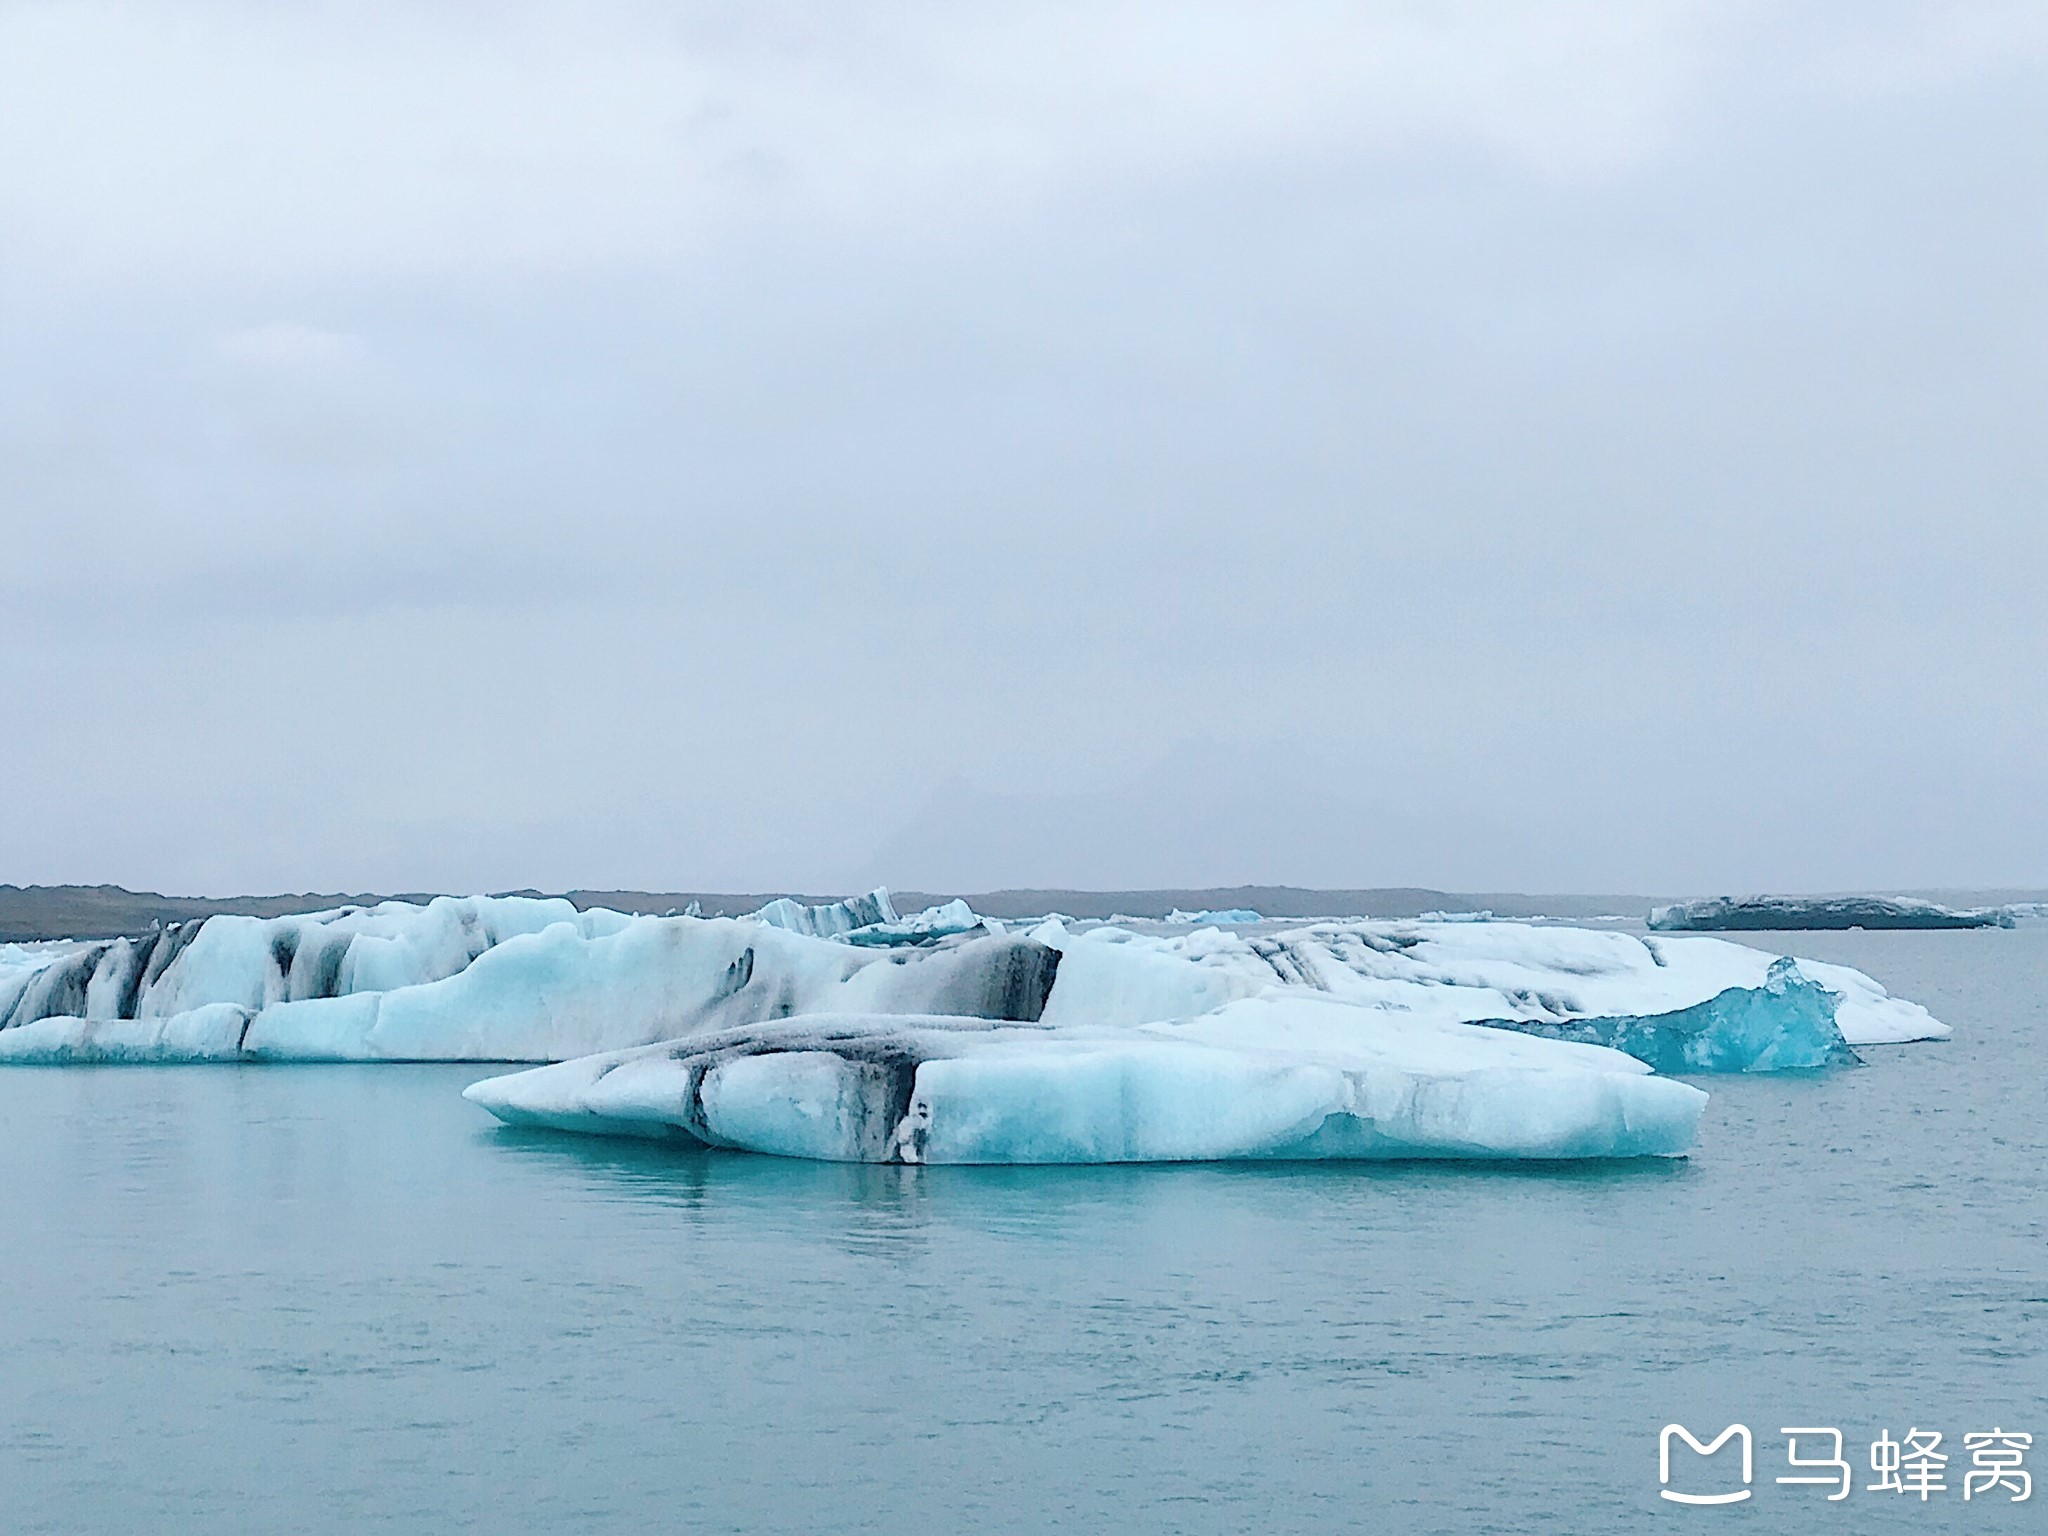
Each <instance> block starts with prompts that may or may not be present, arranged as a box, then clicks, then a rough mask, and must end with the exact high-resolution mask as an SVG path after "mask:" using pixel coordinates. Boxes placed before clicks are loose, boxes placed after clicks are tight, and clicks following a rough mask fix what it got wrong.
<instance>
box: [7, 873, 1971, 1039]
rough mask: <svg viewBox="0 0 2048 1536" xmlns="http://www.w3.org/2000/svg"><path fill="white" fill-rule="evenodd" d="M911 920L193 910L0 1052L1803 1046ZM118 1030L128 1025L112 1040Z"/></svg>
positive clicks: (1489, 984)
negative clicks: (1213, 1015) (1142, 1042)
mask: <svg viewBox="0 0 2048 1536" xmlns="http://www.w3.org/2000/svg"><path fill="white" fill-rule="evenodd" d="M933 912H934V913H935V914H937V916H934V917H933V918H932V921H930V922H929V923H928V924H925V925H924V926H923V928H922V929H921V930H920V929H919V928H918V925H919V921H920V919H918V918H913V919H908V920H905V919H897V920H896V924H897V925H898V926H899V928H902V929H903V930H904V932H900V933H897V934H895V935H893V936H892V937H891V939H890V941H889V942H886V943H876V944H866V943H861V942H851V941H849V936H850V935H853V934H857V933H859V932H860V931H861V929H859V928H849V929H847V930H845V931H844V932H842V933H840V934H838V935H837V936H836V937H833V938H821V937H814V936H811V935H807V934H803V933H799V932H796V931H794V930H793V929H790V928H786V927H781V926H778V925H776V924H773V923H770V922H767V921H765V920H762V919H748V918H692V917H633V916H627V915H625V914H622V913H617V912H609V911H606V910H604V909H601V908H597V909H591V910H588V911H582V912H578V911H577V910H576V909H575V908H574V907H573V906H571V905H570V904H569V903H567V902H566V901H547V900H541V899H535V898H521V897H507V898H488V897H471V898H448V897H443V898H440V899H437V900H436V901H434V902H431V903H429V904H427V905H425V906H423V907H422V906H414V905H410V904H407V903H403V902H387V903H382V904H380V905H378V906H377V907H374V908H341V909H337V910H335V911H332V912H326V913H313V914H308V915H305V916H299V917H286V918H269V919H258V918H248V917H213V918H208V919H206V920H205V921H204V922H199V923H187V924H181V925H178V926H177V927H175V928H170V929H165V930H163V931H161V932H159V933H157V934H155V935H152V936H146V937H144V938H141V939H116V940H111V941H102V942H97V943H91V944H75V945H50V946H39V947H37V946H29V947H23V946H13V947H10V949H9V950H8V951H7V952H5V953H0V1062H4V1061H22V1062H35V1061H81V1060H99V1059H107V1060H115V1059H118V1060H124V1061H133V1060H141V1059H158V1060H166V1061H170V1060H218V1059H227V1060H286V1061H292V1060H296V1061H308V1060H357V1061H363V1060H454V1061H559V1060H565V1059H567V1058H569V1057H572V1056H578V1055H583V1054H587V1053H590V1052H594V1051H604V1050H616V1049H621V1048H624V1047H628V1046H638V1045H646V1044H652V1043H655V1042H658V1041H663V1040H671V1039H677V1038H681V1037H684V1036H687V1035H690V1034H693V1033H699V1032H705V1031H712V1030H718V1029H729V1028H735V1027H740V1026H744V1025H749V1024H755V1023H762V1022H766V1021H770V1020H774V1019H784V1018H789V1017H792V1016H795V1015H798V1014H810V1013H875V1014H918V1015H946V1016H961V1017H974V1018H986V1019H994V1020H1004V1021H1009V1022H1017V1023H1036V1022H1040V1021H1045V1022H1049V1023H1053V1024H1062V1025H1067V1024H1071V1025H1092V1026H1117V1027H1128V1026H1134V1025H1141V1024H1152V1023H1160V1022H1165V1021H1171V1020H1178V1019H1189V1018H1193V1017H1195V1016H1197V1015H1201V1014H1205V1013H1209V1012H1211V1011H1213V1010H1215V1009H1218V1008H1221V1007H1223V1006H1224V1005H1226V1004H1229V1003H1232V1002H1235V1001H1237V1000H1239V999H1242V998H1247V997H1252V996H1257V995H1261V994H1264V993H1268V992H1276V991H1277V992H1301V993H1305V994H1309V995H1314V996H1320V997H1323V998H1326V999H1328V1000H1332V1001H1338V1002H1344V1003H1348V1004H1351V1005H1353V1006H1355V1007H1358V1008H1362V1009H1366V1010H1370V1011H1372V1012H1374V1013H1376V1014H1378V1015H1381V1016H1384V1017H1386V1018H1388V1019H1391V1020H1405V1019H1422V1020H1427V1021H1432V1022H1437V1023H1456V1024H1484V1025H1490V1026H1492V1027H1495V1028H1506V1029H1518V1030H1523V1031H1525V1032H1535V1033H1542V1032H1545V1031H1546V1030H1547V1031H1548V1032H1550V1033H1553V1034H1556V1035H1558V1036H1560V1037H1563V1036H1565V1035H1567V1034H1569V1035H1571V1036H1572V1037H1573V1038H1577V1039H1580V1040H1592V1041H1594V1042H1595V1043H1605V1044H1621V1045H1623V1048H1624V1049H1626V1048H1627V1047H1628V1045H1629V1044H1630V1043H1634V1044H1637V1045H1638V1046H1639V1048H1641V1049H1643V1050H1645V1051H1648V1052H1649V1053H1650V1059H1654V1060H1658V1061H1662V1060H1664V1059H1666V1057H1665V1056H1664V1055H1663V1054H1661V1051H1662V1047H1652V1046H1650V1045H1647V1044H1643V1043H1642V1042H1644V1041H1645V1040H1647V1039H1648V1035H1647V1034H1646V1032H1645V1030H1644V1029H1643V1028H1640V1027H1638V1025H1639V1024H1640V1023H1641V1022H1642V1021H1653V1022H1654V1021H1656V1020H1659V1019H1664V1018H1666V1017H1668V1016H1672V1015H1675V1014H1679V1013H1682V1012H1684V1011H1685V1010H1689V1009H1695V1008H1698V1007H1700V1006H1701V1005H1703V1004H1707V1003H1709V1002H1710V1001H1712V1000H1714V999H1717V998H1719V997H1721V996H1722V994H1724V993H1727V992H1729V991H1730V989H1748V990H1758V989H1763V992H1764V998H1765V1000H1764V1001H1763V1002H1761V1003H1759V1004H1758V1005H1757V1008H1756V1009H1754V1010H1751V1011H1750V1012H1749V1013H1745V1014H1743V1015H1742V1017H1741V1021H1740V1022H1739V1023H1738V1022H1737V1017H1736V1015H1737V1010H1734V1009H1733V1008H1732V1006H1729V1007H1723V1008H1722V1009H1720V1010H1719V1011H1718V1012H1716V1011H1714V1010H1709V1011H1708V1013H1706V1014H1704V1015H1700V1016H1699V1017H1700V1018H1702V1019H1706V1020H1708V1021H1709V1022H1710V1023H1711V1025H1712V1027H1711V1028H1710V1029H1709V1030H1708V1035H1709V1037H1710V1038H1709V1039H1708V1040H1707V1042H1706V1043H1705V1044H1702V1045H1698V1046H1697V1047H1696V1048H1695V1049H1694V1050H1693V1054H1692V1055H1690V1056H1688V1057H1687V1059H1688V1060H1693V1061H1699V1062H1711V1063H1712V1064H1713V1068H1712V1069H1717V1070H1754V1069H1759V1068H1760V1067H1762V1066H1768V1065H1769V1064H1771V1063H1773V1062H1777V1063H1781V1064H1782V1063H1788V1062H1790V1061H1793V1060H1795V1059H1804V1057H1805V1056H1807V1055H1810V1054H1811V1053H1812V1050H1813V1049H1814V1047H1813V1046H1812V1043H1811V1037H1812V1035H1813V1024H1812V1020H1811V1017H1810V1015H1811V1014H1812V1012H1813V1008H1812V1007H1810V1006H1809V1002H1810V1001H1811V999H1810V997H1809V994H1807V993H1803V992H1797V990H1796V989H1792V990H1787V989H1786V988H1783V987H1781V988H1779V989H1778V990H1777V991H1771V990H1770V988H1769V974H1770V972H1771V968H1772V966H1773V965H1774V964H1775V963H1776V961H1777V959H1778V958H1779V957H1774V956H1772V955H1769V954H1766V953H1764V952H1763V951H1760V950H1755V949H1750V948H1747V947H1745V946H1742V945H1738V944H1733V943H1730V942H1727V941H1725V940H1721V939H1711V938H1679V939H1669V938H1662V937H1640V938H1639V937H1636V936H1633V935H1630V934H1625V933H1616V932H1604V931H1588V930H1583V929H1569V928H1550V927H1535V926H1532V925H1528V924H1519V923H1427V922H1397V923H1383V922H1365V921H1356V922H1333V923H1321V924H1312V925H1309V926H1306V927H1303V928H1299V929H1293V930H1288V931H1284V932H1279V933H1272V934H1264V935H1254V934H1244V933H1236V932H1231V931H1228V930H1224V929H1218V928H1198V929H1194V930H1192V931H1188V932H1182V933H1172V934H1167V935H1147V934H1139V933H1136V932H1133V931H1130V930H1127V929H1123V928H1118V927H1114V926H1097V927H1092V928H1084V927H1080V926H1079V925H1076V926H1075V927H1072V928H1070V927H1069V926H1068V925H1067V924H1065V923H1063V922H1061V921H1058V920H1054V919H1048V920H1046V921H1044V922H1042V923H1040V924H1038V925H1037V926H1036V927H1034V928H1032V929H1031V930H1030V931H1029V932H1028V933H1015V932H1009V933H998V932H994V931H991V930H990V929H989V928H988V927H987V926H986V925H984V924H980V923H977V925H976V926H975V927H973V928H971V929H967V930H965V931H959V932H949V931H946V930H947V929H949V928H952V927H954V926H955V925H956V924H957V923H958V922H959V921H961V920H962V914H961V913H960V912H958V911H951V910H949V909H947V908H938V909H933ZM929 915H930V914H922V915H920V916H921V917H923V916H929ZM863 926H874V925H863ZM913 930H916V931H913ZM1792 964H1793V965H1795V966H1796V968H1797V973H1798V975H1799V976H1800V977H1802V978H1804V979H1805V981H1807V982H1811V983H1814V984H1817V985H1818V986H1819V987H1820V988H1823V989H1825V990H1826V991H1827V992H1828V993H1829V994H1830V995H1831V997H1832V998H1833V1003H1834V1020H1835V1025H1836V1027H1837V1029H1838V1030H1839V1033H1840V1035H1841V1037H1842V1039H1843V1041H1844V1042H1845V1043H1846V1044H1848V1045H1851V1046H1854V1045H1861V1044H1875V1043H1880V1042H1890V1041H1906V1040H1916V1039H1936V1038H1942V1037H1945V1036H1946V1035H1947V1033H1948V1030H1947V1028H1946V1026H1944V1025H1942V1024H1940V1023H1938V1022H1937V1021H1935V1020H1934V1019H1932V1018H1931V1017H1929V1016H1928V1014H1927V1012H1926V1010H1925V1009H1923V1008H1920V1007H1919V1006H1918V1005H1917V1004H1914V1003H1911V1002H1908V1001H1906V1000H1904V999H1899V998H1893V997H1891V996H1889V995H1888V994H1887V993H1886V992H1885V990H1884V988H1883V987H1882V986H1880V985H1879V984H1878V983H1877V982H1875V981H1874V980H1872V979H1871V978H1869V977H1868V976H1865V975H1863V974H1862V973H1861V972H1858V971H1854V970H1851V969H1849V968H1847V967H1841V966H1829V965H1822V964H1819V963H1817V962H1814V961H1796V962H1792ZM223 1005H225V1006H231V1007H233V1008H237V1009H240V1010H242V1011H243V1012H244V1013H245V1014H246V1015H247V1018H246V1020H245V1021H244V1026H243V1027H242V1028H240V1029H239V1030H238V1031H236V1032H235V1036H234V1040H235V1043H234V1047H233V1049H232V1050H230V1049H229V1048H228V1046H227V1043H226V1042H227V1038H228V1037H227V1033H226V1031H225V1025H224V1024H223V1022H222V1019H223V1016H222V1015H219V1014H217V1013H216V1014H209V1015H208V1016H207V1022H206V1025H205V1028H204V1029H201V1030H198V1032H196V1033H194V1032H193V1031H192V1030H184V1029H169V1028H158V1027H156V1025H157V1023H161V1021H165V1020H171V1019H175V1018H177V1017H179V1016H180V1015H182V1014H185V1013H188V1012H195V1011H197V1010H202V1009H209V1008H217V1007H219V1006H223ZM1774 1019H1775V1020H1776V1021H1777V1022H1778V1023H1779V1025H1781V1026H1782V1028H1783V1029H1784V1030H1785V1031H1786V1032H1787V1034H1788V1041H1789V1040H1790V1039H1792V1038H1796V1039H1798V1040H1799V1041H1801V1042H1804V1043H1803V1044H1801V1045H1800V1046H1798V1047H1797V1048H1795V1047H1794V1046H1793V1045H1791V1044H1789V1043H1787V1044H1784V1045H1774V1043H1773V1042H1772V1040H1771V1039H1770V1038H1769V1029H1768V1028H1767V1026H1768V1025H1769V1024H1770V1023H1771V1021H1772V1020H1774ZM151 1021H155V1022H151ZM127 1023H134V1024H138V1025H140V1024H144V1023H149V1024H150V1027H149V1028H147V1029H121V1028H112V1027H110V1026H113V1025H117V1024H127ZM1674 1027H1688V1028H1689V1025H1688V1026H1674ZM195 1028H196V1025H195ZM1745 1049H1750V1050H1751V1052H1752V1059H1750V1060H1748V1061H1746V1062H1745V1061H1744V1060H1743V1059H1742V1052H1743V1050H1745ZM1702 1053H1703V1054H1702Z"/></svg>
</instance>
